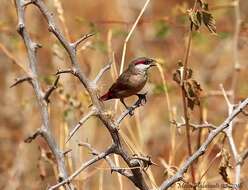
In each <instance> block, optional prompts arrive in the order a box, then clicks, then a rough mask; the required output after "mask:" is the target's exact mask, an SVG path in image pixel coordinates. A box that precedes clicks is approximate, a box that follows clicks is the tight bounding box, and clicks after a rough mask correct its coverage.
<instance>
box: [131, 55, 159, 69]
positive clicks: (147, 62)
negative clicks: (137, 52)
mask: <svg viewBox="0 0 248 190" xmlns="http://www.w3.org/2000/svg"><path fill="white" fill-rule="evenodd" d="M155 62H156V61H155V60H154V59H151V58H146V57H140V58H137V59H134V60H133V61H132V62H131V63H130V65H129V68H131V69H132V70H134V71H135V72H146V71H147V70H148V69H149V68H151V67H153V66H156V64H155Z"/></svg>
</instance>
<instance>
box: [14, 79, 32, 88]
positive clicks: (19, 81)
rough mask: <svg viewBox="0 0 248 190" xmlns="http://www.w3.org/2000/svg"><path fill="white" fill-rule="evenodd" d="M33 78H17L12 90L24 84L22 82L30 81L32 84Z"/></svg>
mask: <svg viewBox="0 0 248 190" xmlns="http://www.w3.org/2000/svg"><path fill="white" fill-rule="evenodd" d="M31 80H32V78H31V77H22V78H16V79H15V82H14V83H13V84H12V85H11V86H10V88H12V87H14V86H16V85H18V84H20V83H22V82H25V81H28V82H31Z"/></svg>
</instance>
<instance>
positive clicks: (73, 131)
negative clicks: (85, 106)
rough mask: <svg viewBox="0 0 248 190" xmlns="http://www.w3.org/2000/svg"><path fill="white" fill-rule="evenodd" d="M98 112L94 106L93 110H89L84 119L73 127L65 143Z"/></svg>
mask: <svg viewBox="0 0 248 190" xmlns="http://www.w3.org/2000/svg"><path fill="white" fill-rule="evenodd" d="M95 114H96V110H95V109H94V108H93V109H92V110H91V111H89V112H88V113H87V114H86V115H85V116H84V117H83V118H82V119H80V121H79V122H78V124H77V125H76V126H75V127H74V128H73V129H72V131H71V132H70V134H69V136H68V138H67V140H66V142H65V143H67V142H68V141H69V140H70V139H71V138H72V136H73V135H74V134H75V133H76V132H77V130H78V129H79V128H80V127H81V126H82V125H83V124H84V123H85V122H86V121H87V120H88V119H89V118H90V117H91V116H93V115H95Z"/></svg>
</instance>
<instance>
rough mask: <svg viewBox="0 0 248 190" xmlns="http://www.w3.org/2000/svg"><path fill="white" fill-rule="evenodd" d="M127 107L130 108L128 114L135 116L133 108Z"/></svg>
mask: <svg viewBox="0 0 248 190" xmlns="http://www.w3.org/2000/svg"><path fill="white" fill-rule="evenodd" d="M127 109H128V114H129V115H130V116H133V115H134V112H133V108H132V107H128V108H127Z"/></svg>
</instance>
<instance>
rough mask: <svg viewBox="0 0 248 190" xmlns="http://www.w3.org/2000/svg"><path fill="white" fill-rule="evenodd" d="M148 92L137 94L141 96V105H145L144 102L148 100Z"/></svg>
mask: <svg viewBox="0 0 248 190" xmlns="http://www.w3.org/2000/svg"><path fill="white" fill-rule="evenodd" d="M146 94H147V92H146V93H144V94H137V96H138V98H139V105H144V104H146V102H147V99H146ZM143 102H144V104H143Z"/></svg>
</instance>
